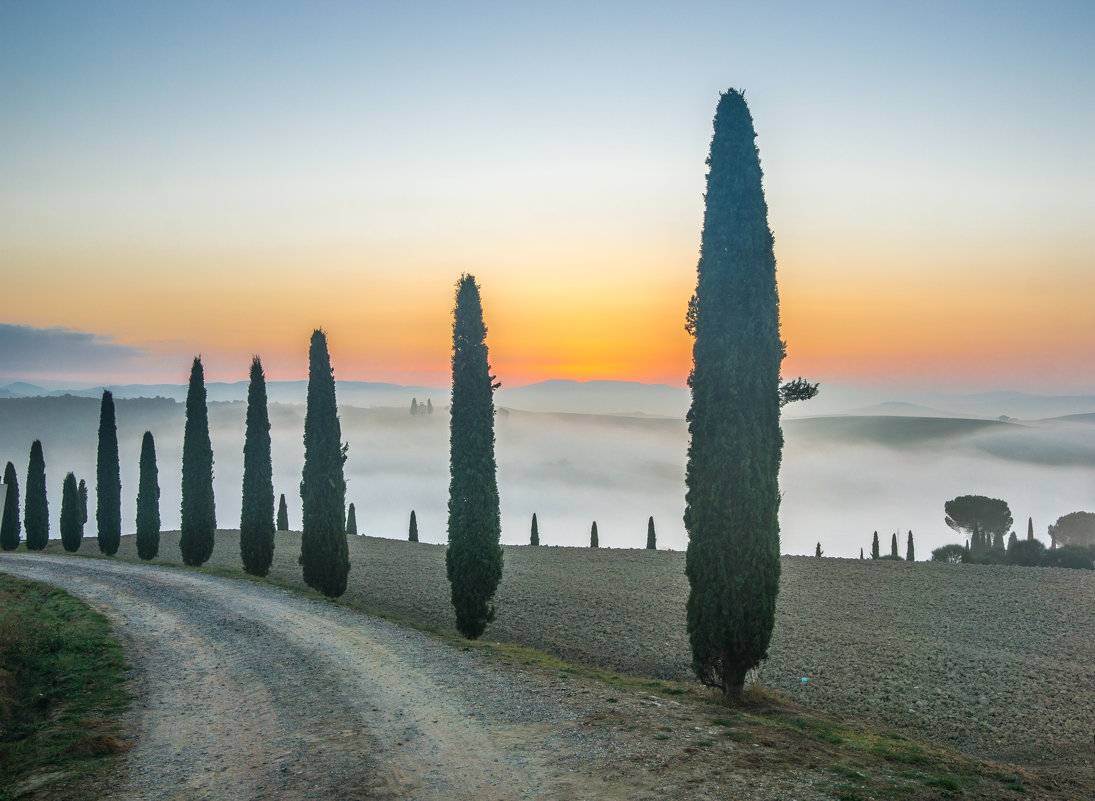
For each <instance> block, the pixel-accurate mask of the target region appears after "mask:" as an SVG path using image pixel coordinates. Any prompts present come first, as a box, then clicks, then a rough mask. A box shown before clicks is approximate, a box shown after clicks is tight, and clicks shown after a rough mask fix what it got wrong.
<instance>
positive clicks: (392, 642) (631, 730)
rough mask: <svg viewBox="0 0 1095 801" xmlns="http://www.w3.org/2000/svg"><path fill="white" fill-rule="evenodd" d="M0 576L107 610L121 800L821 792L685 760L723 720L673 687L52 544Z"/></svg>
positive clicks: (13, 559) (258, 587)
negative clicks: (525, 659)
mask: <svg viewBox="0 0 1095 801" xmlns="http://www.w3.org/2000/svg"><path fill="white" fill-rule="evenodd" d="M0 570H4V571H5V572H9V573H12V574H15V575H20V576H24V577H26V578H31V579H37V580H42V581H48V582H50V583H52V584H55V585H57V586H60V587H62V588H64V589H66V590H67V591H69V592H71V593H73V594H74V595H77V596H78V597H80V598H83V599H84V600H86V601H87V602H89V603H90V604H91V605H92V606H93V607H94V608H96V609H98V610H99V611H101V612H102V613H103V614H105V615H106V616H107V617H108V618H109V619H110V620H111V621H112V622H113V623H114V625H115V629H116V632H117V634H118V636H119V638H120V639H121V641H122V643H123V645H124V646H125V648H126V650H127V653H128V656H129V660H130V662H131V664H132V666H133V684H134V688H133V689H134V694H135V696H136V701H135V704H134V710H133V712H132V713H131V720H130V721H128V723H129V725H130V731H131V735H132V739H133V742H134V747H133V748H132V750H131V751H130V752H129V753H128V754H127V755H126V757H125V758H124V760H123V761H124V767H123V770H122V772H121V775H120V776H119V777H118V781H117V782H116V784H115V785H114V786H113V787H112V797H113V798H115V799H126V800H127V801H128V799H183V798H185V799H218V800H221V799H224V800H229V799H248V800H250V799H307V798H316V799H363V798H370V799H404V800H406V801H410V800H411V799H422V800H423V801H425V800H426V799H447V800H453V799H473V798H474V799H480V800H481V801H502V800H503V799H506V800H507V801H509V800H510V799H523V798H537V799H539V798H543V799H562V798H570V799H573V798H583V799H608V798H634V799H642V798H695V797H703V796H705V795H707V794H711V795H712V796H714V797H739V798H743V797H749V798H781V797H791V795H793V797H795V798H799V799H810V798H819V797H825V796H824V795H823V794H822V793H821V792H820V790H821V788H820V787H818V788H815V787H813V786H812V785H813V784H814V779H815V778H816V776H817V775H819V774H814V773H813V772H812V771H809V770H802V769H794V770H788V771H780V770H777V771H776V772H774V773H773V772H771V771H765V774H764V775H763V776H762V777H758V776H756V775H752V776H750V775H749V772H748V771H746V772H742V771H740V770H738V771H734V770H733V769H732V767H731V766H730V765H727V768H728V769H727V770H726V771H725V772H723V771H721V770H718V769H714V770H713V769H712V768H711V766H710V765H704V764H698V763H697V764H694V765H692V766H691V767H688V766H687V765H686V764H684V762H687V761H684V762H682V760H681V755H682V753H683V751H687V750H694V749H690V746H689V743H690V742H692V741H693V740H697V739H702V738H707V737H710V736H711V733H710V732H709V731H708V729H709V725H706V726H705V725H696V724H706V721H704V720H702V719H698V720H697V719H695V715H694V713H693V712H691V711H690V710H689V709H688V708H686V706H685V705H675V704H674V702H673V701H672V700H668V699H665V698H662V699H659V700H653V699H645V700H644V699H643V698H642V697H641V696H639V697H621V698H612V697H607V696H606V694H605V693H603V692H598V691H597V690H596V689H594V690H591V689H589V688H588V687H586V686H584V685H582V684H581V683H580V682H576V681H573V680H568V679H567V677H565V676H561V677H559V676H553V675H550V674H544V673H536V672H529V671H526V670H521V669H519V668H516V667H509V666H506V665H504V664H500V663H498V662H496V661H494V660H491V659H488V658H487V657H484V656H483V655H482V654H480V653H477V652H475V651H472V650H467V651H466V650H462V649H461V648H459V647H454V646H452V645H450V644H447V643H445V642H442V641H439V640H437V639H435V638H432V637H429V636H427V635H423V634H421V633H419V632H416V631H413V630H409V629H405V628H402V627H399V626H396V625H394V624H390V623H387V622H384V621H381V620H377V619H373V618H369V617H367V616H365V615H361V614H359V613H356V612H354V611H352V610H348V609H346V608H344V607H341V606H338V605H336V604H331V603H327V602H323V601H315V600H310V599H308V598H304V597H301V596H299V595H296V594H293V593H291V592H289V591H286V590H282V589H280V588H277V587H273V586H269V585H265V584H257V583H251V582H246V581H238V580H230V579H222V578H217V577H213V576H208V575H204V574H200V573H196V572H191V571H182V570H172V569H164V568H160V567H155V566H150V565H136V564H127V563H120V562H112V561H108V560H91V559H74V558H71V557H53V556H48V555H33V556H28V555H16V554H11V555H7V554H6V555H4V557H3V558H2V559H0ZM666 732H668V733H666ZM726 747H728V748H731V747H733V745H732V744H728V745H727V746H726ZM712 756H714V754H712ZM727 756H729V754H727ZM701 762H706V760H701ZM788 793H791V795H788Z"/></svg>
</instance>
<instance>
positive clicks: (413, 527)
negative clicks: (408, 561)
mask: <svg viewBox="0 0 1095 801" xmlns="http://www.w3.org/2000/svg"><path fill="white" fill-rule="evenodd" d="M407 542H418V518H417V517H415V515H414V509H411V522H410V525H409V526H408V528H407Z"/></svg>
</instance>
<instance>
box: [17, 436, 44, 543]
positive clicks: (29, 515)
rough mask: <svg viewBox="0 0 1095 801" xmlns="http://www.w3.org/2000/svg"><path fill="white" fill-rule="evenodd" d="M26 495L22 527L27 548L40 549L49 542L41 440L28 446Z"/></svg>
mask: <svg viewBox="0 0 1095 801" xmlns="http://www.w3.org/2000/svg"><path fill="white" fill-rule="evenodd" d="M25 492H26V497H25V498H24V501H23V527H24V528H25V529H26V531H27V550H28V551H40V550H42V549H43V548H45V547H46V544H47V543H48V542H49V504H48V503H47V501H46V459H45V456H44V455H43V454H42V441H41V440H37V439H36V440H34V442H33V443H31V446H30V463H29V464H28V465H27V483H26V490H25Z"/></svg>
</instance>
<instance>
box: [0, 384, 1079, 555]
mask: <svg viewBox="0 0 1095 801" xmlns="http://www.w3.org/2000/svg"><path fill="white" fill-rule="evenodd" d="M442 403H443V400H442V402H438V399H437V398H434V407H435V413H434V414H433V415H432V416H418V417H412V416H411V415H410V414H409V412H408V407H409V405H410V399H409V397H408V399H407V406H403V407H401V408H368V409H366V408H357V407H353V406H343V407H342V408H341V412H340V415H341V422H342V434H343V439H344V440H346V441H347V442H348V443H349V446H350V447H349V454H348V460H347V463H346V479H347V485H348V488H347V496H346V500H347V503H349V502H353V503H354V504H355V506H356V509H357V520H358V530H359V532H360V533H362V534H368V535H371V536H377V537H386V538H394V539H404V538H406V536H407V524H408V518H409V516H410V512H411V509H414V510H415V511H416V514H417V518H418V526H419V535H420V538H421V539H422V540H423V541H426V542H444V541H445V521H446V500H447V493H448V415H447V413H446V409H445V408H444V406H443V405H442ZM116 406H117V419H118V436H119V450H120V455H121V472H122V521H123V527H122V530H123V533H126V534H128V533H132V532H133V531H134V530H135V524H134V517H135V513H136V501H135V498H136V489H137V468H138V457H139V453H140V438H141V435H142V434H143V432H144V431H145V430H146V429H147V430H150V431H152V433H153V435H154V437H155V440H156V452H157V457H158V459H157V463H158V466H159V471H160V490H161V499H160V515H161V519H162V523H163V528H164V529H165V530H168V529H175V528H178V525H179V500H180V490H179V485H180V467H181V458H182V457H181V450H182V433H183V418H184V410H183V405H182V404H181V403H178V402H175V401H173V400H170V399H163V398H160V399H140V400H125V399H119V400H117V401H116ZM209 413H210V427H211V432H210V433H211V438H212V443H213V453H214V459H215V464H214V491H215V495H216V508H217V524H218V527H220V528H238V526H239V513H240V494H241V482H242V451H243V431H244V413H245V404H243V403H242V402H220V403H211V404H210V407H209ZM0 414H2V415H3V416H2V418H0V419H2V420H3V425H2V426H0V459H2V460H3V461H8V460H11V461H12V462H14V464H15V466H16V471H17V473H18V475H19V480H20V494H21V496H22V490H23V485H24V484H25V476H26V468H27V458H28V453H29V450H30V444H31V442H32V440H33V439H35V438H40V439H41V440H42V444H43V448H44V452H45V459H46V480H47V491H48V495H49V506H50V519H51V522H50V536H51V538H54V539H56V538H58V537H59V536H60V534H59V528H58V518H59V513H60V499H61V482H62V480H63V479H64V475H65V473H66V472H68V471H70V470H71V471H73V472H75V473H76V476H77V478H83V479H85V480H86V481H87V482H88V485H89V488H90V496H91V501H90V507H91V508H90V509H89V518H90V519H89V521H88V526H87V527H86V528H85V535H86V536H94V534H95V525H94V519H95V517H94V485H95V454H96V436H97V429H98V415H99V402H98V400H97V399H94V398H75V397H52V398H17V399H0ZM270 417H271V423H272V436H273V459H274V491H275V495H277V494H281V493H284V494H285V496H286V500H287V501H288V506H289V521H290V527H291V528H292V529H293V530H298V529H299V527H300V496H299V484H300V474H301V467H302V464H303V457H304V448H303V427H304V407H303V406H301V405H296V404H279V403H273V404H271V406H270ZM784 432H785V436H786V446H785V448H784V458H783V470H782V474H781V487H782V490H783V502H782V508H781V522H782V550H783V552H784V553H790V554H812V553H813V552H814V547H815V544H816V543H817V542H819V541H820V542H821V546H822V549H823V550H824V552H825V555H827V556H846V557H853V556H858V555H859V549H860V548H864V549H865V550H866V551H867V552H869V550H870V543H871V535H872V532H874V531H876V530H877V531H878V533H879V538H880V540H881V542H882V548H883V551H884V552H887V551H888V548H889V543H890V535H891V534H893V533H894V532H899V533H900V536H899V538H898V539H899V544H900V553H901V554H902V555H904V553H905V537H906V535H907V532H908V531H909V530H910V529H911V530H912V531H913V532H914V538H915V542H916V547H917V555H918V557H919V558H920V559H925V558H927V557H928V556H929V554H930V552H931V549H933V548H936V547H939V546H940V545H944V544H946V543H948V542H957V541H958V539H959V538H958V535H957V534H955V533H954V532H951V531H950V530H949V529H947V528H946V526H945V525H944V524H943V503H944V502H945V501H947V500H949V499H950V498H953V497H955V496H957V495H966V494H983V495H989V496H992V497H998V498H1002V499H1004V500H1006V501H1007V502H1008V503H1009V504H1010V506H1011V510H1012V514H1013V516H1014V517H1015V530H1016V531H1017V532H1018V533H1019V534H1020V536H1023V535H1025V532H1026V520H1027V517H1028V516H1030V517H1032V518H1033V519H1034V526H1035V533H1036V535H1038V536H1039V537H1040V538H1042V539H1043V540H1044V541H1046V542H1047V543H1048V538H1047V537H1046V527H1047V525H1048V524H1050V523H1052V522H1054V521H1055V520H1056V519H1057V518H1058V517H1059V516H1061V515H1063V514H1066V513H1068V512H1073V511H1078V510H1087V511H1090V510H1092V507H1093V503H1095V502H1093V501H1092V498H1095V470H1093V469H1092V467H1093V466H1095V415H1080V416H1073V417H1068V418H1055V419H1050V420H1043V421H1025V422H1019V421H995V420H964V419H948V418H919V417H907V416H906V417H900V416H891V417H880V416H842V417H814V418H801V419H793V420H786V421H785V422H784ZM496 433H497V459H498V482H499V491H500V495H501V501H502V541H503V542H504V543H507V544H524V543H527V542H528V538H529V523H530V518H531V516H532V513H533V512H536V513H537V518H538V524H539V530H540V537H541V542H542V543H543V544H544V545H567V546H584V545H587V544H588V542H589V529H590V524H591V523H592V521H594V520H596V521H597V527H598V532H599V536H600V542H601V546H602V547H612V548H641V547H643V545H644V544H645V540H646V521H647V517H648V516H650V515H653V516H654V520H655V525H656V528H657V535H658V545H659V547H661V548H672V549H684V548H685V546H686V544H687V540H686V537H685V533H684V527H683V523H682V521H681V516H682V513H683V509H684V463H685V452H686V449H687V432H686V429H685V425H684V423H683V421H681V420H676V419H672V418H659V417H633V416H632V417H629V416H612V415H592V414H564V413H550V412H526V411H516V410H511V409H507V408H501V409H499V411H498V415H497V420H496ZM21 500H22V498H21ZM275 500H276V498H275Z"/></svg>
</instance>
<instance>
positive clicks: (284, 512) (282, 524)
mask: <svg viewBox="0 0 1095 801" xmlns="http://www.w3.org/2000/svg"><path fill="white" fill-rule="evenodd" d="M288 530H289V507H288V506H287V505H286V503H285V493H284V492H283V493H281V500H280V501H278V531H288Z"/></svg>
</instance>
